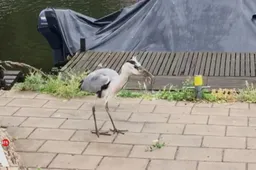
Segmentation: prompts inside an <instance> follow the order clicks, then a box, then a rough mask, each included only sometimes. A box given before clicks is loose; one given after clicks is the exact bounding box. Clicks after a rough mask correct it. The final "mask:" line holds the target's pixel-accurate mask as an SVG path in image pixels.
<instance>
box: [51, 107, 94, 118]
mask: <svg viewBox="0 0 256 170" xmlns="http://www.w3.org/2000/svg"><path fill="white" fill-rule="evenodd" d="M97 115H98V113H97ZM90 116H92V111H86V110H70V109H67V110H64V109H59V110H57V111H56V112H55V113H54V114H53V115H52V116H51V117H56V118H69V119H89V118H90ZM97 119H98V117H97Z"/></svg>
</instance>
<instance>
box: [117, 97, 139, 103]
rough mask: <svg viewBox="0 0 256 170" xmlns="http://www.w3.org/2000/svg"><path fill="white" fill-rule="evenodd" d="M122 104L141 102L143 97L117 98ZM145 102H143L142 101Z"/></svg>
mask: <svg viewBox="0 0 256 170" xmlns="http://www.w3.org/2000/svg"><path fill="white" fill-rule="evenodd" d="M117 100H118V101H119V103H120V104H139V103H141V101H142V98H120V97H119V98H117ZM142 104H143V103H142Z"/></svg>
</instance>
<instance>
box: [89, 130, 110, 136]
mask: <svg viewBox="0 0 256 170" xmlns="http://www.w3.org/2000/svg"><path fill="white" fill-rule="evenodd" d="M91 133H93V134H96V135H97V136H98V137H100V135H105V136H111V134H110V133H109V131H96V130H92V131H91Z"/></svg>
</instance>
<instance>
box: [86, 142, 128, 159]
mask: <svg viewBox="0 0 256 170" xmlns="http://www.w3.org/2000/svg"><path fill="white" fill-rule="evenodd" d="M131 149H132V145H121V144H110V143H90V144H89V146H88V147H87V148H86V150H85V152H84V153H83V154H86V155H102V156H123V157H127V156H128V154H129V153H130V150H131Z"/></svg>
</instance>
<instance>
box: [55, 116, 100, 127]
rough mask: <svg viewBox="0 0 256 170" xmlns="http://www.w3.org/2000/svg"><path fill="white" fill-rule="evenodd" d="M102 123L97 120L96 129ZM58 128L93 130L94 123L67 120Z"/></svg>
mask: <svg viewBox="0 0 256 170" xmlns="http://www.w3.org/2000/svg"><path fill="white" fill-rule="evenodd" d="M96 117H97V115H96ZM103 123H104V121H101V120H97V125H98V129H100V127H101V126H102V125H103ZM60 128H63V129H80V130H94V129H95V127H94V121H93V120H74V119H73V120H72V119H69V120H67V121H65V123H63V125H61V127H60Z"/></svg>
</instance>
